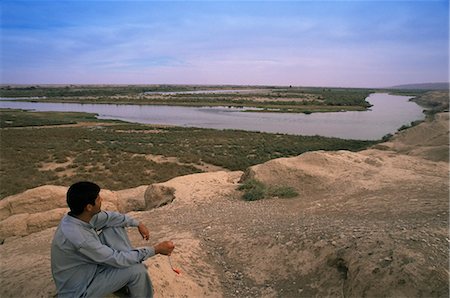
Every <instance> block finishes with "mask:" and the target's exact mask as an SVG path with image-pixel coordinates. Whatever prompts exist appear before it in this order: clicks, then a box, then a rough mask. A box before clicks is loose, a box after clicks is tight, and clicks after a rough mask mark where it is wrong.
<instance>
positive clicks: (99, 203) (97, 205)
mask: <svg viewBox="0 0 450 298" xmlns="http://www.w3.org/2000/svg"><path fill="white" fill-rule="evenodd" d="M102 201H103V199H102V197H101V196H100V195H98V196H97V198H96V199H95V205H94V206H93V207H94V208H93V209H92V211H93V213H94V214H97V213H99V212H100V211H101V210H102Z"/></svg>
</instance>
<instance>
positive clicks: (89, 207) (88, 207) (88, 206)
mask: <svg viewBox="0 0 450 298" xmlns="http://www.w3.org/2000/svg"><path fill="white" fill-rule="evenodd" d="M92 208H94V205H91V204H87V205H86V206H85V207H84V210H85V211H87V212H91V211H92Z"/></svg>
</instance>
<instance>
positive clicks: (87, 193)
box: [66, 181, 100, 215]
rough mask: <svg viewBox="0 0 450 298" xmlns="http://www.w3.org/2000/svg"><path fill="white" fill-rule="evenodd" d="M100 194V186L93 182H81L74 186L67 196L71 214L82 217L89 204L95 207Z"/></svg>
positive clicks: (70, 188)
mask: <svg viewBox="0 0 450 298" xmlns="http://www.w3.org/2000/svg"><path fill="white" fill-rule="evenodd" d="M99 193H100V186H98V185H97V184H95V183H93V182H89V181H81V182H77V183H75V184H72V186H70V187H69V189H68V190H67V196H66V199H67V205H68V206H69V208H70V214H73V215H80V214H81V213H82V212H83V210H84V207H86V206H87V205H88V204H91V205H95V199H97V197H98V194H99Z"/></svg>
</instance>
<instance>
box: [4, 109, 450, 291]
mask: <svg viewBox="0 0 450 298" xmlns="http://www.w3.org/2000/svg"><path fill="white" fill-rule="evenodd" d="M448 123H449V114H448V112H446V113H440V114H437V115H435V117H434V118H430V119H428V121H426V122H424V123H421V124H419V125H418V126H415V127H412V128H409V129H406V130H403V131H401V132H399V133H397V134H396V136H394V138H393V139H391V140H390V141H389V142H387V143H382V144H378V145H376V146H374V147H373V148H370V149H368V150H364V151H360V152H350V151H337V152H331V151H314V152H308V153H304V154H301V155H299V156H297V157H292V158H279V159H275V160H271V161H268V162H266V163H264V164H260V165H256V166H253V167H251V168H249V169H248V170H247V171H246V172H245V173H244V172H241V171H234V172H226V171H217V172H209V173H201V174H192V175H187V176H181V177H177V178H174V179H172V180H169V181H167V182H165V183H159V184H153V185H150V186H147V185H143V186H140V187H137V188H134V189H127V190H122V191H114V192H112V191H108V190H102V193H101V194H102V196H103V198H104V200H105V202H104V203H105V204H104V207H105V209H109V210H119V211H121V212H129V214H130V215H132V216H134V217H135V218H138V219H139V220H141V221H143V222H144V223H145V224H146V225H147V226H148V227H149V228H150V230H151V241H150V243H148V242H145V241H143V240H141V239H140V237H139V234H138V232H137V230H136V229H130V230H129V233H130V237H131V239H132V242H133V243H134V244H135V245H136V246H144V245H149V244H151V243H155V242H157V241H160V240H163V239H171V240H173V241H174V242H175V244H176V249H175V251H174V253H173V255H172V257H171V258H172V262H173V264H174V266H176V267H179V268H180V269H181V271H182V273H181V275H177V274H176V273H174V272H173V271H171V269H170V266H169V262H168V259H167V257H164V256H156V257H153V258H151V259H149V260H147V261H146V262H145V263H146V264H147V265H148V267H149V273H150V275H151V278H152V280H153V284H154V289H155V297H324V296H331V297H448V296H449V288H448V286H449V271H448V264H449V263H448V261H449V255H448V247H449V226H448V224H449V214H448V212H449V165H448V160H449V159H448V158H449V155H448V154H449V134H448V133H449V127H448ZM246 179H257V180H259V181H261V182H263V183H264V184H266V185H283V186H290V187H292V188H294V189H295V190H296V191H297V192H298V196H297V197H295V198H290V199H282V198H276V197H274V198H270V199H263V200H259V201H251V202H249V201H244V200H242V199H241V196H242V192H241V191H238V190H237V187H238V186H239V185H240V184H241V183H242V182H243V181H245V180H246ZM66 189H67V188H66V187H62V186H42V187H39V188H35V189H32V190H28V191H26V192H24V193H21V194H17V195H14V196H10V197H7V198H5V199H3V200H2V201H0V220H1V221H0V238H1V239H3V244H2V245H1V246H0V256H1V268H0V272H1V287H0V296H1V297H53V296H54V295H55V287H54V285H53V281H52V278H51V272H50V242H51V239H52V236H53V233H54V231H55V226H56V225H57V223H58V221H59V219H60V218H61V216H62V215H63V214H64V213H65V212H66V211H67V209H65V197H64V195H65V191H66ZM49 209H52V210H50V211H49Z"/></svg>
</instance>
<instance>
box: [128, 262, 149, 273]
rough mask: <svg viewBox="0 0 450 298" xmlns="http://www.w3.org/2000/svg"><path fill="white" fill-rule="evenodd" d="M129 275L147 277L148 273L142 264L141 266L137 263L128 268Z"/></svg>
mask: <svg viewBox="0 0 450 298" xmlns="http://www.w3.org/2000/svg"><path fill="white" fill-rule="evenodd" d="M130 271H131V272H130V274H133V275H136V276H140V275H144V274H145V275H147V274H148V272H147V267H145V265H144V264H142V263H139V264H136V265H133V266H131V267H130Z"/></svg>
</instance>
